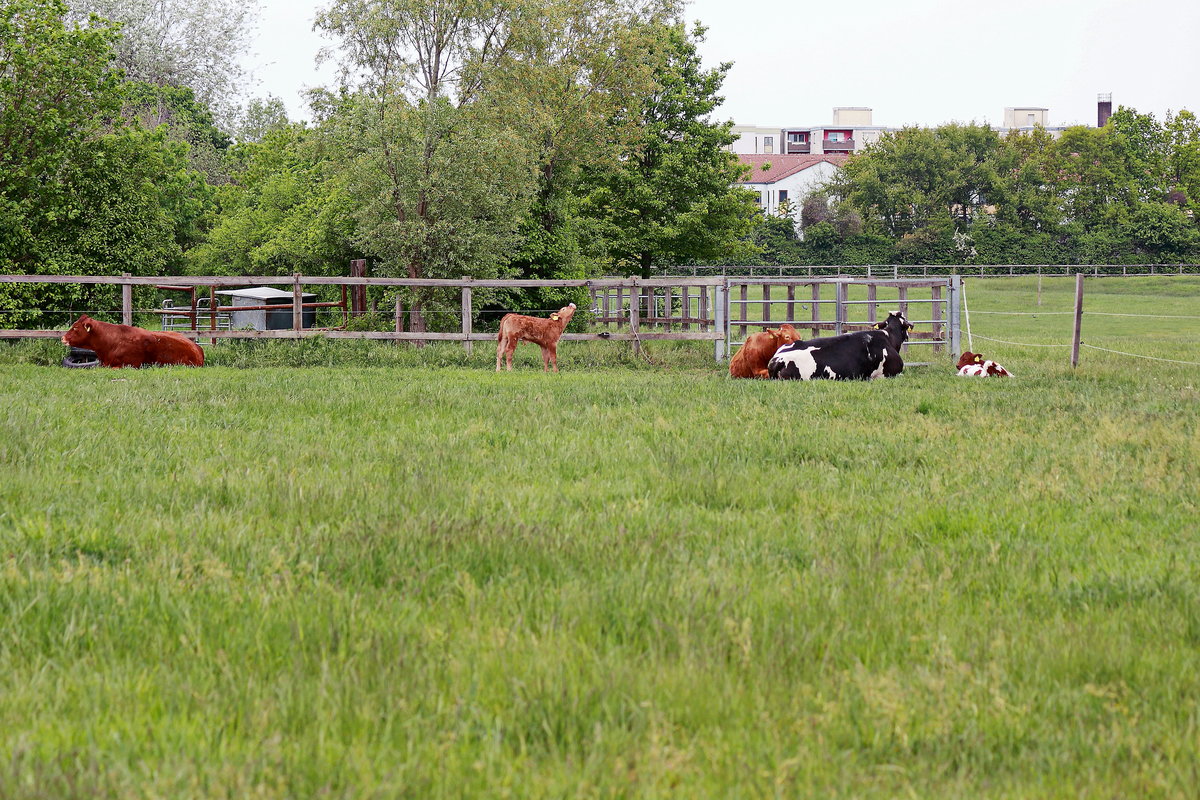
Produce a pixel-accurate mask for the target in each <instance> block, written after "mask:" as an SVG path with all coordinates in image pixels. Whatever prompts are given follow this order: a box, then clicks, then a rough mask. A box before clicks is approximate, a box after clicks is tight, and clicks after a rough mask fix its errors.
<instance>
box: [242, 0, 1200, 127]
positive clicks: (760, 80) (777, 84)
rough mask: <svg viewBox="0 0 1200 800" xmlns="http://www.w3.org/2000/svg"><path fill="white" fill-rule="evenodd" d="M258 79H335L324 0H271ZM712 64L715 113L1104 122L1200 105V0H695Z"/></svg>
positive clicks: (927, 121) (267, 82)
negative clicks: (1101, 104)
mask: <svg viewBox="0 0 1200 800" xmlns="http://www.w3.org/2000/svg"><path fill="white" fill-rule="evenodd" d="M261 2H262V16H261V19H260V24H259V36H258V39H257V43H256V46H255V48H254V50H255V52H254V54H253V55H251V56H250V58H249V59H248V60H247V66H248V67H250V68H251V69H252V70H253V72H254V75H255V77H256V78H257V79H258V83H257V84H256V85H255V86H254V87H253V88H252V89H251V91H250V94H252V95H255V96H265V95H267V94H273V95H275V96H277V97H280V98H282V99H283V101H284V102H285V103H286V104H287V106H288V109H289V111H290V113H291V116H292V117H293V118H307V116H308V115H307V111H306V109H305V107H304V102H303V100H302V98H301V94H300V93H301V91H302V90H303V89H304V88H305V87H311V86H318V85H323V84H329V83H331V82H332V81H333V78H334V69H333V67H332V66H331V65H328V64H327V65H326V66H325V67H323V68H321V69H320V70H318V69H317V68H316V67H315V66H314V60H315V57H316V54H317V51H318V49H319V48H320V47H321V46H322V45H323V44H325V43H324V42H323V41H322V39H321V38H320V37H319V36H317V34H316V33H314V32H313V31H312V21H313V15H314V14H315V12H316V9H317V8H319V7H321V6H323V5H324V3H323V2H320V1H319V0H261ZM687 17H688V19H689V20H699V21H701V22H702V23H704V24H705V25H706V26H707V27H708V38H707V41H706V42H705V43H704V44H703V45H702V46H701V54H702V55H703V57H704V60H705V62H706V64H707V65H708V66H715V65H716V64H718V63H720V62H723V61H731V62H733V69H732V70H730V72H729V75H728V77H727V79H726V81H725V86H724V88H723V94H724V95H725V104H724V105H723V106H722V107H721V108H720V109H719V110H718V112H717V116H718V118H720V119H732V120H734V121H735V122H737V123H738V124H743V125H770V126H780V127H782V126H790V125H796V126H802V125H820V124H823V123H827V122H830V121H831V116H832V112H833V108H834V107H835V106H867V107H870V108H872V109H874V112H875V114H874V122H875V124H876V125H885V126H895V127H898V126H900V125H905V124H919V125H937V124H939V123H943V122H953V121H958V122H970V121H976V122H988V123H992V124H1000V123H1002V122H1003V115H1004V108H1005V107H1006V106H1037V107H1045V108H1049V109H1050V111H1049V123H1050V124H1051V125H1064V124H1077V123H1081V124H1087V125H1095V123H1096V95H1097V93H1099V92H1111V93H1112V96H1113V108H1114V110H1115V109H1116V107H1117V106H1118V105H1126V106H1132V107H1134V108H1136V109H1138V110H1139V111H1142V112H1153V113H1154V115H1155V116H1156V117H1158V118H1159V119H1162V118H1163V116H1164V114H1165V113H1166V111H1167V110H1168V109H1171V110H1174V111H1178V110H1179V109H1181V108H1187V109H1189V110H1191V111H1194V112H1196V113H1198V114H1200V56H1198V55H1197V52H1196V44H1197V42H1200V0H1160V1H1159V2H1157V3H1145V2H1142V1H1141V0H1040V2H1035V1H1034V0H1003V2H987V3H984V2H980V1H979V0H956V1H954V2H951V0H890V2H885V1H884V0H808V2H803V3H802V2H799V0H758V1H757V2H745V1H744V0H692V2H691V3H690V5H689V8H688V13H687Z"/></svg>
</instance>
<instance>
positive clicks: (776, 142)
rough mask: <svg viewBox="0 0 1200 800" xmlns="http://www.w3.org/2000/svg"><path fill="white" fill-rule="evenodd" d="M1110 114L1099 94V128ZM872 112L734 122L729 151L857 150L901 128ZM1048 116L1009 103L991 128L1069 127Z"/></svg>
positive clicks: (847, 109) (855, 109)
mask: <svg viewBox="0 0 1200 800" xmlns="http://www.w3.org/2000/svg"><path fill="white" fill-rule="evenodd" d="M1111 113H1112V95H1111V94H1102V95H1100V96H1099V99H1098V102H1097V122H1098V125H1099V126H1100V127H1103V125H1104V123H1105V122H1107V121H1108V117H1109V115H1111ZM873 115H874V112H873V111H872V110H871V109H870V108H866V107H865V106H841V107H838V108H835V109H834V110H833V122H831V123H829V124H828V125H791V126H787V127H774V126H762V125H734V126H733V128H732V129H731V130H732V132H733V133H734V134H735V135H736V136H737V137H738V138H737V139H736V140H735V141H734V142H733V144H731V145H730V146H729V150H731V151H732V152H734V153H737V154H738V155H764V156H773V155H789V156H793V155H828V154H831V153H842V154H845V153H858V152H861V151H862V150H864V149H866V148H867V147H868V146H869V145H872V144H874V143H875V142H878V141H879V139H880V137H882V136H883V134H884V133H887V132H892V131H898V130H900V128H889V127H885V126H881V125H876V124H874V120H873V119H872V117H873ZM1049 117H1050V109H1048V108H1045V107H1043V106H1010V107H1008V108H1005V109H1004V124H1003V125H993V126H992V129H993V130H995V131H996V132H997V133H999V134H1001V135H1004V134H1006V133H1008V132H1010V131H1032V130H1033V129H1034V128H1043V129H1044V130H1045V131H1046V132H1047V133H1049V134H1050V135H1051V136H1059V135H1060V134H1061V133H1062V132H1063V131H1064V130H1066V127H1063V126H1058V127H1054V126H1051V125H1049V124H1048V123H1049Z"/></svg>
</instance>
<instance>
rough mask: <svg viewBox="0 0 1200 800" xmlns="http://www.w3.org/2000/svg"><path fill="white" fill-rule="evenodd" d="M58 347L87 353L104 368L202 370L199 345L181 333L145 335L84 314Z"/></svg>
mask: <svg viewBox="0 0 1200 800" xmlns="http://www.w3.org/2000/svg"><path fill="white" fill-rule="evenodd" d="M62 343H63V344H68V345H71V346H72V347H82V348H84V349H86V350H91V351H92V352H94V353H95V354H96V357H97V358H98V359H100V363H101V364H103V365H104V366H106V367H142V366H145V365H147V364H164V365H165V364H183V365H185V366H189V367H202V366H204V351H203V350H201V349H200V345H198V344H196V343H195V342H193V341H192V340H191V339H189V338H187V337H186V336H184V335H183V334H181V333H175V332H173V331H148V330H145V329H144V328H135V327H133V326H132V325H114V324H112V323H110V322H101V321H100V320H98V319H92V318H91V317H89V316H88V315H87V314H84V315H83V316H82V317H80V318H79V319H77V320H76V321H75V324H74V325H72V326H71V327H70V329H69V330H68V331H67V332H66V333H65V334H63V337H62Z"/></svg>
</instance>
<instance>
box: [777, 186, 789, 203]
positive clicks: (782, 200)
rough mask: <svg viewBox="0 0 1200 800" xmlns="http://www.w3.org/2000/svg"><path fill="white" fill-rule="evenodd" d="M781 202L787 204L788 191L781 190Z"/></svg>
mask: <svg viewBox="0 0 1200 800" xmlns="http://www.w3.org/2000/svg"><path fill="white" fill-rule="evenodd" d="M779 202H781V203H786V202H787V189H780V190H779Z"/></svg>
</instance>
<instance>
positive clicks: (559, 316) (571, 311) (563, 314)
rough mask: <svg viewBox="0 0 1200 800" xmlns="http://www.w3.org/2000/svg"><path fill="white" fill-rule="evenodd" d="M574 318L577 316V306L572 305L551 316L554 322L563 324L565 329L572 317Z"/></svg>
mask: <svg viewBox="0 0 1200 800" xmlns="http://www.w3.org/2000/svg"><path fill="white" fill-rule="evenodd" d="M573 316H575V304H574V303H571V304H570V305H568V306H563V307H562V308H560V309H559V310H558V311H555V312H554V313H553V314H551V315H550V319H552V320H554V321H555V322H561V323H562V324H563V327H566V325H567V323H568V322H570V321H571V317H573Z"/></svg>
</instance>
